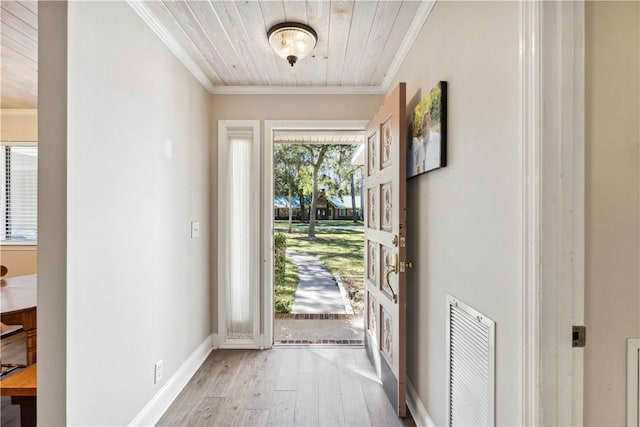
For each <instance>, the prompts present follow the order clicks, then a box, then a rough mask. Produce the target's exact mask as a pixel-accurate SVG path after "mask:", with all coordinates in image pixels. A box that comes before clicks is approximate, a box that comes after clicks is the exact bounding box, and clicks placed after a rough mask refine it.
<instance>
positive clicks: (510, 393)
mask: <svg viewBox="0 0 640 427" xmlns="http://www.w3.org/2000/svg"><path fill="white" fill-rule="evenodd" d="M518 42H519V5H518V3H517V2H496V3H492V2H437V3H436V5H435V6H434V8H433V10H432V12H431V14H430V16H429V17H428V19H427V22H426V24H425V25H424V27H423V29H422V31H421V33H420V34H419V36H418V38H417V39H416V41H415V43H414V45H413V48H412V49H411V51H410V53H409V55H408V56H407V59H406V60H405V61H404V63H403V64H402V66H401V67H400V70H401V71H400V72H399V74H398V76H397V77H396V81H405V82H406V83H407V100H408V101H407V102H408V105H407V111H411V110H412V109H413V107H415V105H416V104H417V103H418V102H419V101H420V99H421V98H422V97H423V96H425V95H426V94H427V93H428V91H429V89H431V88H432V87H433V86H434V85H435V84H436V83H437V82H438V81H439V80H446V81H448V85H449V86H448V91H449V96H448V102H449V108H448V115H449V116H448V142H447V143H448V151H447V153H448V154H447V158H448V163H449V164H448V166H447V167H446V168H444V169H440V170H436V171H434V172H430V173H428V174H424V175H420V176H418V177H415V178H412V179H410V180H409V181H408V186H407V208H408V215H407V227H408V232H407V234H408V236H409V238H408V239H407V240H408V243H407V257H408V259H409V260H412V261H413V262H414V265H415V267H414V270H413V271H411V272H409V273H408V282H407V289H408V306H407V315H408V319H407V325H408V331H407V343H408V348H407V350H408V360H407V372H408V378H409V380H410V381H411V383H412V384H413V386H414V387H415V389H416V391H417V393H418V395H419V399H420V401H421V402H422V403H423V405H424V406H425V408H426V410H427V412H428V414H429V416H430V417H431V419H432V420H433V421H434V422H435V424H436V425H446V424H447V409H446V408H447V379H446V372H447V367H446V366H447V365H446V359H445V356H446V355H445V333H446V326H445V325H446V323H445V322H446V310H445V294H446V293H451V294H453V295H454V296H455V297H457V298H459V299H460V300H462V301H463V302H465V303H467V304H469V305H471V306H472V307H474V308H475V309H476V310H478V311H480V312H482V313H484V314H485V315H486V316H488V317H490V318H491V319H493V320H495V322H496V342H497V350H496V375H497V380H496V424H498V425H520V424H521V422H522V418H521V417H522V408H521V377H522V363H521V360H522V339H521V330H522V310H521V304H522V292H521V288H522V266H521V257H522V237H521V236H522V224H521V217H522V209H521V206H522V199H521V182H522V181H521V175H522V170H521V163H522V159H521V155H522V154H521V134H520V105H519V103H520V87H519V75H520V74H519V51H518V48H519V46H518Z"/></svg>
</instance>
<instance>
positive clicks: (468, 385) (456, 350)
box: [447, 295, 495, 427]
mask: <svg viewBox="0 0 640 427" xmlns="http://www.w3.org/2000/svg"><path fill="white" fill-rule="evenodd" d="M447 317H448V318H447V361H448V369H447V370H448V372H447V374H448V375H447V379H448V382H449V408H448V410H449V426H452V427H455V426H493V425H494V424H495V409H494V408H495V404H494V402H495V322H494V321H493V320H490V319H489V318H487V317H486V316H484V315H483V314H480V313H478V312H477V311H476V310H474V309H472V308H471V307H469V306H468V305H466V304H464V303H462V302H460V301H459V300H458V299H456V298H455V297H453V296H451V295H447Z"/></svg>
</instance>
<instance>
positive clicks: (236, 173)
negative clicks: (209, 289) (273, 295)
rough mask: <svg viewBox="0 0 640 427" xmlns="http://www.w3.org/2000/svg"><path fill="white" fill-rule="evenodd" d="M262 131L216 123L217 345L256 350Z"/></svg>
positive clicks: (245, 123)
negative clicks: (217, 207) (217, 209)
mask: <svg viewBox="0 0 640 427" xmlns="http://www.w3.org/2000/svg"><path fill="white" fill-rule="evenodd" d="M259 188H260V129H259V122H257V121H235V120H221V121H219V122H218V206H219V211H218V241H217V244H218V337H217V339H218V345H219V346H220V347H222V348H259V347H260V345H259V341H260V271H261V270H260V269H261V262H260V191H259Z"/></svg>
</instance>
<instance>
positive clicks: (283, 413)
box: [267, 390, 296, 427]
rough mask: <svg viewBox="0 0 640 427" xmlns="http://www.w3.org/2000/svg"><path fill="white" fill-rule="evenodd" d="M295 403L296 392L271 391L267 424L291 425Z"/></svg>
mask: <svg viewBox="0 0 640 427" xmlns="http://www.w3.org/2000/svg"><path fill="white" fill-rule="evenodd" d="M295 405H296V392H295V391H293V390H276V391H274V392H273V400H272V402H271V409H270V410H269V418H268V419H267V425H268V426H279V427H286V426H292V425H293V412H294V408H295Z"/></svg>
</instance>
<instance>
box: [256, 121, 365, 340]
mask: <svg viewBox="0 0 640 427" xmlns="http://www.w3.org/2000/svg"><path fill="white" fill-rule="evenodd" d="M368 121H369V120H265V121H264V136H263V141H264V145H263V150H262V156H263V158H262V162H263V163H262V221H263V223H262V230H263V232H262V271H261V275H262V284H263V290H264V292H263V298H262V300H263V303H264V306H263V310H262V312H263V317H262V324H263V326H264V328H263V337H262V347H263V348H270V347H271V346H272V345H273V318H274V312H273V311H274V308H273V304H274V298H273V293H274V284H273V233H274V231H275V230H274V227H273V131H274V130H336V129H340V130H359V131H362V132H364V129H365V127H366V126H367V122H368Z"/></svg>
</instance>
